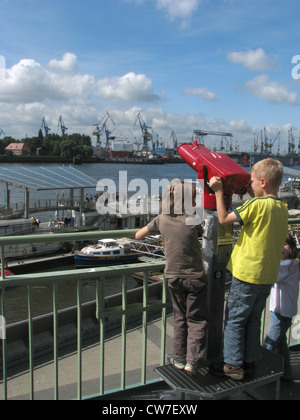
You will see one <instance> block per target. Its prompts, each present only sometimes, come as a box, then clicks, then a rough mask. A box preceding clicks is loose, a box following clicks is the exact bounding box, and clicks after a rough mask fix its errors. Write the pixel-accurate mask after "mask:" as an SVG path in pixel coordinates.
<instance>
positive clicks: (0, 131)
mask: <svg viewBox="0 0 300 420" xmlns="http://www.w3.org/2000/svg"><path fill="white" fill-rule="evenodd" d="M2 135H3V136H5V133H4V131H3V130H2V128H0V137H1V136H2Z"/></svg>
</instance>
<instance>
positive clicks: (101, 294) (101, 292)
mask: <svg viewBox="0 0 300 420" xmlns="http://www.w3.org/2000/svg"><path fill="white" fill-rule="evenodd" d="M299 223H300V220H298V219H295V220H291V221H290V225H299ZM135 232H136V230H124V231H109V232H83V233H68V234H45V235H30V236H28V235H25V236H15V237H5V238H0V256H1V279H0V290H1V315H2V317H3V319H5V314H6V291H7V289H8V288H11V287H12V286H13V287H18V286H26V287H27V302H28V349H29V350H28V351H29V353H28V361H29V378H30V379H29V382H30V383H29V390H30V392H29V394H30V399H34V397H35V383H34V375H35V364H34V358H35V352H34V328H33V321H34V319H33V311H32V305H33V295H32V288H33V287H34V285H36V284H39V285H41V284H48V283H50V284H51V285H52V301H53V359H54V360H53V377H54V387H53V398H54V399H59V397H60V385H59V376H60V370H59V346H60V343H59V337H58V334H59V322H58V312H59V310H58V301H57V287H58V284H59V282H61V281H67V280H70V281H72V282H73V284H74V287H76V294H77V298H76V299H77V304H76V307H77V338H76V341H77V350H76V352H77V366H75V367H74V369H76V370H77V399H78V400H81V399H84V398H86V397H88V396H84V395H83V392H82V386H83V363H82V354H83V331H82V316H83V296H82V284H83V282H84V280H85V279H86V278H87V277H88V278H89V279H92V280H93V281H94V282H95V285H96V314H95V317H96V318H97V319H98V322H99V336H100V340H99V359H98V360H99V387H98V391H97V392H96V393H94V394H93V395H94V396H95V395H98V396H101V395H105V393H106V392H107V389H106V388H105V369H104V363H105V358H104V355H105V347H104V346H105V328H106V325H105V324H106V320H107V319H109V318H113V317H116V316H117V317H121V343H122V344H121V347H122V348H121V357H122V361H121V383H120V390H125V389H126V387H127V386H126V374H127V370H126V341H127V333H128V331H127V321H128V319H129V317H130V315H131V314H133V313H140V314H141V317H142V323H141V330H142V365H141V381H140V383H139V384H138V385H145V384H147V383H148V382H149V381H148V380H147V373H146V372H147V346H148V344H147V343H148V339H149V337H148V314H149V311H150V310H152V309H156V310H158V311H160V313H161V320H160V321H161V341H160V363H161V365H164V363H165V357H166V328H167V284H166V280H165V279H163V282H162V293H161V298H160V299H158V300H156V301H152V300H150V299H149V298H148V287H149V283H148V280H149V273H150V272H157V271H162V270H163V268H164V262H162V261H160V262H151V263H139V264H130V265H125V266H113V267H99V268H98V267H97V268H93V269H92V270H91V269H90V268H87V269H80V270H68V271H54V272H46V273H32V274H26V275H16V276H13V277H10V278H6V277H5V246H7V245H14V244H26V243H28V242H34V243H46V242H49V243H53V242H58V241H59V242H61V241H64V242H68V241H69V242H74V241H83V240H85V241H86V240H90V241H92V240H98V239H101V238H105V237H107V236H108V235H109V237H111V238H120V237H134V234H135ZM137 272H139V273H141V272H142V273H143V275H144V278H143V296H142V302H139V303H138V302H137V303H136V302H135V303H130V304H129V303H128V301H127V280H128V277H129V276H131V275H132V274H133V273H137ZM112 274H114V275H118V276H120V278H121V280H120V281H121V289H122V301H121V305H119V306H117V307H113V308H111V307H106V304H105V299H106V293H105V287H104V279H105V277H106V276H109V275H112ZM265 312H267V311H265ZM264 327H265V328H266V327H267V322H266V321H265V319H264ZM0 332H1V329H0ZM2 332H3V331H2ZM263 334H264V333H263ZM1 338H3V337H1ZM8 381H9V376H8V365H7V343H6V340H5V339H2V386H3V393H2V394H3V398H4V399H9V393H8ZM151 382H152V380H151Z"/></svg>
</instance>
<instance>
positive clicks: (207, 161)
mask: <svg viewBox="0 0 300 420" xmlns="http://www.w3.org/2000/svg"><path fill="white" fill-rule="evenodd" d="M177 152H178V153H179V155H180V156H181V157H182V158H183V160H185V162H186V163H188V164H189V165H190V166H191V167H192V168H193V169H194V170H195V171H196V172H198V179H204V181H205V182H204V208H205V209H207V210H216V197H215V194H214V192H213V191H212V190H211V189H210V188H209V180H210V179H211V178H212V177H213V176H217V177H220V178H222V180H223V190H224V200H225V206H226V209H227V210H228V209H230V207H231V204H232V195H233V194H238V195H244V194H246V192H247V184H248V183H249V181H250V178H251V176H250V174H249V173H248V172H247V171H246V170H245V169H244V168H242V167H241V166H240V165H238V164H237V163H236V162H235V161H234V160H232V159H231V158H230V157H228V156H227V155H225V154H221V153H217V152H211V151H210V150H208V149H207V148H206V147H205V146H203V145H202V144H198V143H197V141H194V143H183V144H181V145H180V146H179V147H178V149H177Z"/></svg>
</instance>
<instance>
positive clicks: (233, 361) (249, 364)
mask: <svg viewBox="0 0 300 420" xmlns="http://www.w3.org/2000/svg"><path fill="white" fill-rule="evenodd" d="M282 177H283V166H282V164H281V162H279V161H278V160H274V159H265V160H262V161H260V162H258V163H256V164H255V165H254V166H253V168H252V172H251V181H250V184H249V186H248V192H249V194H250V195H251V196H252V197H254V198H252V199H251V200H249V201H246V202H245V203H244V204H243V205H242V206H241V207H239V208H237V209H236V210H234V211H233V212H231V213H229V212H227V210H226V208H225V204H224V196H223V185H222V180H221V179H220V178H217V177H213V178H212V179H211V180H210V188H211V189H212V190H213V191H214V192H215V195H216V202H217V212H218V218H219V222H220V224H222V225H228V224H232V223H235V222H239V223H240V224H241V226H242V229H241V233H240V236H239V238H238V241H237V244H236V245H235V247H234V250H233V252H232V255H231V258H230V261H229V263H228V267H227V268H228V270H229V271H231V272H232V275H233V278H232V284H231V290H230V293H229V296H228V301H227V307H226V316H225V330H224V355H223V356H224V363H221V364H217V365H212V366H211V373H214V374H216V375H222V376H223V375H225V376H228V377H230V378H232V379H235V380H243V379H245V378H246V376H247V375H248V376H250V375H253V374H254V369H255V365H254V362H255V361H257V360H259V359H260V358H261V345H260V327H261V315H262V311H263V309H264V307H265V305H266V300H267V298H268V296H269V294H270V291H271V286H272V284H274V283H275V282H276V279H277V276H278V272H279V267H280V260H281V252H282V248H283V245H284V242H285V238H286V235H287V232H288V211H287V208H286V206H285V204H284V203H282V202H281V201H280V199H279V198H278V197H277V191H278V188H279V186H280V184H281V181H282Z"/></svg>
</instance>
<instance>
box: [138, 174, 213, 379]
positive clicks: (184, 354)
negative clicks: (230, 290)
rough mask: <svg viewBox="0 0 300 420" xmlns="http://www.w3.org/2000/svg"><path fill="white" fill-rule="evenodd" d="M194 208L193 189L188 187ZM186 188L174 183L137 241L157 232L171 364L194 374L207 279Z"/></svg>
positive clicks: (203, 329) (198, 231)
mask: <svg viewBox="0 0 300 420" xmlns="http://www.w3.org/2000/svg"><path fill="white" fill-rule="evenodd" d="M190 187H191V188H190V193H191V194H190V196H191V199H193V205H195V198H196V190H195V188H194V187H192V186H191V185H190ZM187 188H189V187H188V186H185V184H184V183H182V182H181V181H180V180H174V181H173V182H172V183H171V184H170V185H169V187H168V188H167V190H166V191H165V193H164V198H163V202H162V214H160V215H159V216H157V217H156V218H155V219H154V220H152V222H150V223H149V224H148V225H147V226H145V227H144V228H142V229H140V230H139V232H138V233H137V234H136V239H138V240H140V239H143V238H145V237H146V236H147V235H148V234H149V233H151V232H160V233H161V237H162V241H163V245H164V252H165V257H166V268H165V277H166V279H167V281H168V288H169V291H170V294H171V298H172V304H173V311H174V339H173V352H172V355H171V357H170V362H171V363H172V364H173V365H174V366H175V367H176V368H178V369H182V370H183V369H185V370H186V371H187V372H189V373H191V374H192V375H195V374H196V372H197V370H198V367H199V362H200V361H201V360H202V359H203V357H204V353H205V344H206V331H207V326H208V308H207V276H206V273H205V269H204V266H203V261H202V250H201V246H200V243H199V239H198V238H199V236H202V232H203V231H202V227H201V226H199V225H191V224H190V223H188V220H189V219H191V218H192V217H194V216H193V215H188V214H187V213H186V209H185V203H184V201H185V200H184V198H186V197H187V195H186V194H187Z"/></svg>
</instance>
